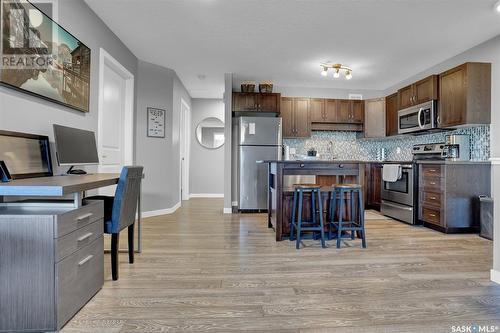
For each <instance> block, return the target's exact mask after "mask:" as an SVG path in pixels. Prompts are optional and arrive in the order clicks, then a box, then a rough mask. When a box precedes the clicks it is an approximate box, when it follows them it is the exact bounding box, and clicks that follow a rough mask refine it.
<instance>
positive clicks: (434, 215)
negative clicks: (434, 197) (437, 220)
mask: <svg viewBox="0 0 500 333" xmlns="http://www.w3.org/2000/svg"><path fill="white" fill-rule="evenodd" d="M429 216H432V217H436V216H437V215H436V214H433V213H429Z"/></svg>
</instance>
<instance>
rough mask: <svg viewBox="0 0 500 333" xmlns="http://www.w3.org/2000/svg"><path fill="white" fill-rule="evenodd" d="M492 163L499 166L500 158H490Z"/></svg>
mask: <svg viewBox="0 0 500 333" xmlns="http://www.w3.org/2000/svg"><path fill="white" fill-rule="evenodd" d="M490 162H491V164H493V165H498V164H500V157H492V158H490Z"/></svg>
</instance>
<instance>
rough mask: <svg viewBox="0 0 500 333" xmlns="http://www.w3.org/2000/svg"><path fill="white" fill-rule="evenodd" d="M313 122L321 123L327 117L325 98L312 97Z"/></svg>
mask: <svg viewBox="0 0 500 333" xmlns="http://www.w3.org/2000/svg"><path fill="white" fill-rule="evenodd" d="M310 107H311V122H313V123H316V122H317V123H319V122H323V121H325V119H326V112H325V100H324V99H322V98H311V100H310Z"/></svg>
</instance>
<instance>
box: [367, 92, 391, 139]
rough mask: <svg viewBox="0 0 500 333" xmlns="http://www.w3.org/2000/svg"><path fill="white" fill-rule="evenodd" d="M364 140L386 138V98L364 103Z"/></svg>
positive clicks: (369, 100)
mask: <svg viewBox="0 0 500 333" xmlns="http://www.w3.org/2000/svg"><path fill="white" fill-rule="evenodd" d="M364 103H365V119H364V126H363V129H364V138H367V139H368V138H371V139H373V138H385V136H386V120H385V116H386V112H385V98H374V99H368V100H365V101H364Z"/></svg>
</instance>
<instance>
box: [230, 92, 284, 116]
mask: <svg viewBox="0 0 500 333" xmlns="http://www.w3.org/2000/svg"><path fill="white" fill-rule="evenodd" d="M280 104H281V94H274V93H241V92H233V111H237V112H244V111H260V112H276V113H279V112H280Z"/></svg>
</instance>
